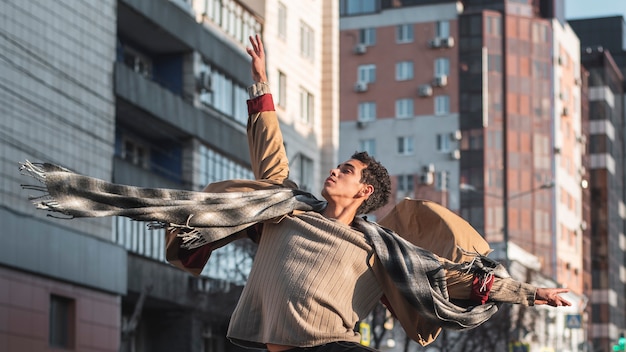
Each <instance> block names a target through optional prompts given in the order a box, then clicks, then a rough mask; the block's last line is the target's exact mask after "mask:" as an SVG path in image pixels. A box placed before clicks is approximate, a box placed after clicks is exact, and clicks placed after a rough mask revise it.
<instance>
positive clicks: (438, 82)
mask: <svg viewBox="0 0 626 352" xmlns="http://www.w3.org/2000/svg"><path fill="white" fill-rule="evenodd" d="M447 85H448V76H446V75H439V76H437V77H435V79H433V86H435V87H445V86H447Z"/></svg>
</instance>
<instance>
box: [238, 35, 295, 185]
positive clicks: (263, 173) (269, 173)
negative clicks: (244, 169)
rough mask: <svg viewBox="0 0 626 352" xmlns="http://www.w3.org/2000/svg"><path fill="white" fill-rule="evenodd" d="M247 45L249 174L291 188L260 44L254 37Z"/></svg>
mask: <svg viewBox="0 0 626 352" xmlns="http://www.w3.org/2000/svg"><path fill="white" fill-rule="evenodd" d="M250 44H251V47H248V48H247V52H248V55H250V57H251V58H252V63H251V68H252V79H253V80H254V84H253V85H252V86H251V87H249V88H248V93H249V95H250V100H248V127H247V132H248V146H249V148H250V162H251V164H252V171H253V172H254V177H255V178H256V179H257V180H268V181H272V182H275V183H277V184H284V185H285V186H287V187H295V184H294V183H293V182H291V181H288V180H287V178H288V177H289V161H288V159H287V154H286V152H285V146H284V144H283V135H282V133H281V131H280V126H279V123H278V118H277V117H276V112H275V110H274V101H273V100H272V95H271V94H270V90H269V84H268V82H267V74H266V71H265V50H264V48H263V42H261V38H260V37H259V35H258V34H257V35H256V36H255V37H250Z"/></svg>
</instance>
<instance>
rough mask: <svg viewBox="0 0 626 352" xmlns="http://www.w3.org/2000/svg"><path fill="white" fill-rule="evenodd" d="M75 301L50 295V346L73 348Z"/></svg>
mask: <svg viewBox="0 0 626 352" xmlns="http://www.w3.org/2000/svg"><path fill="white" fill-rule="evenodd" d="M75 306H76V303H75V302H74V300H73V299H71V298H67V297H62V296H57V295H51V296H50V317H49V318H50V327H49V329H50V331H49V341H48V342H49V344H50V347H55V348H63V349H73V348H74V340H75V336H74V332H75V325H74V324H75V323H74V320H75V319H76V316H75V315H76V309H75Z"/></svg>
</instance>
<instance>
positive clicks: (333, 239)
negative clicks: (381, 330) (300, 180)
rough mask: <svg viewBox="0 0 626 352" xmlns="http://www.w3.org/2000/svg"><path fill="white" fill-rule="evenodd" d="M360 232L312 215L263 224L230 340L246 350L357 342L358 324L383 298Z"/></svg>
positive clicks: (230, 333) (234, 317) (232, 322)
mask: <svg viewBox="0 0 626 352" xmlns="http://www.w3.org/2000/svg"><path fill="white" fill-rule="evenodd" d="M371 252H372V248H371V246H369V245H368V244H367V243H366V242H365V239H364V236H363V234H361V233H360V232H357V231H355V230H353V229H351V228H350V227H348V226H346V225H343V224H341V223H338V222H335V221H332V220H329V219H326V218H324V217H323V216H321V215H319V214H317V213H312V212H309V213H305V214H301V215H297V216H287V217H285V218H283V219H282V220H281V221H280V223H278V224H265V225H264V228H263V236H262V237H261V242H260V244H259V248H258V251H257V254H256V257H255V259H254V265H253V268H252V271H251V273H250V277H249V278H248V282H247V284H246V287H245V288H244V290H243V293H242V295H241V298H240V300H239V303H238V305H237V307H236V308H235V312H234V313H233V315H232V318H231V322H230V326H229V329H228V337H229V338H230V339H231V340H232V341H233V342H235V343H238V344H241V345H244V346H246V347H256V348H264V347H265V346H264V344H265V343H273V344H280V345H290V346H301V347H304V346H315V345H319V344H323V343H327V342H332V341H355V342H358V341H359V340H360V336H359V335H358V333H356V332H354V326H355V325H356V323H357V322H358V321H359V320H360V319H363V318H365V317H366V316H367V314H368V313H369V312H370V311H371V310H372V309H373V308H374V307H375V305H376V303H377V302H378V301H379V300H380V298H381V296H382V289H381V288H380V285H379V284H378V283H377V281H376V278H375V277H374V274H373V272H372V270H371V269H370V268H369V267H368V265H367V261H368V256H369V255H370V253H371Z"/></svg>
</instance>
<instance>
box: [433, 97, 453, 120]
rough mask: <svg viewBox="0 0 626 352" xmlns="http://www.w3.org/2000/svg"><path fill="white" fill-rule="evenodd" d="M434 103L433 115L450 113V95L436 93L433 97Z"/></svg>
mask: <svg viewBox="0 0 626 352" xmlns="http://www.w3.org/2000/svg"><path fill="white" fill-rule="evenodd" d="M433 101H434V103H435V115H437V116H441V115H448V114H449V113H450V96H448V95H438V96H436V97H435V99H433Z"/></svg>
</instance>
